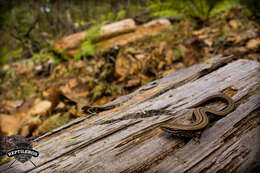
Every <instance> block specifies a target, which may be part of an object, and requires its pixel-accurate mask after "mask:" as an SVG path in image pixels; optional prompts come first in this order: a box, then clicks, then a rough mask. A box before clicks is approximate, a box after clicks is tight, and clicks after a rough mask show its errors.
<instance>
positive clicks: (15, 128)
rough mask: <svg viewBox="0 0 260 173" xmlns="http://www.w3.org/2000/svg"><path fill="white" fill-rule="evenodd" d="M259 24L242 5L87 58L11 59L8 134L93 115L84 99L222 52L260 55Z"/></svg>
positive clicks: (4, 125)
mask: <svg viewBox="0 0 260 173" xmlns="http://www.w3.org/2000/svg"><path fill="white" fill-rule="evenodd" d="M259 28H260V27H259V23H257V22H256V20H255V19H254V17H252V16H250V17H248V16H247V15H246V14H244V13H243V12H241V9H239V8H238V9H233V10H231V11H228V12H225V14H223V15H221V17H219V18H217V19H216V20H214V21H211V22H208V23H207V24H205V23H204V24H201V23H198V22H196V21H194V20H189V19H187V20H179V21H173V22H172V27H171V29H169V30H167V31H164V32H163V33H161V34H160V35H159V36H150V37H147V38H145V39H143V40H139V41H135V42H132V43H129V44H128V45H127V46H124V47H120V48H119V49H118V50H110V51H108V52H105V53H102V54H96V55H94V56H93V57H89V58H85V59H82V60H77V61H76V60H68V61H66V62H61V63H56V62H55V61H53V60H52V59H36V58H34V59H33V58H31V59H24V60H20V61H16V62H12V63H8V64H5V65H3V66H2V69H1V71H0V76H1V85H0V115H1V116H0V127H1V129H0V131H1V134H2V135H11V134H20V135H23V136H31V135H37V134H40V133H45V132H47V131H49V130H51V129H53V128H56V127H58V126H61V125H63V124H66V123H68V122H69V121H71V120H73V119H75V118H76V117H79V116H84V115H86V114H84V113H81V111H80V108H81V107H82V106H84V105H102V104H105V103H107V102H109V101H112V100H114V99H116V98H118V97H120V96H122V95H125V94H128V93H130V92H132V91H134V90H136V89H137V88H139V87H140V86H142V85H144V84H146V83H148V82H150V81H153V80H155V79H158V78H161V77H163V76H166V75H168V74H170V73H173V72H177V71H179V70H181V69H184V68H187V67H189V66H191V65H193V64H196V63H199V62H203V61H205V60H207V59H208V58H210V57H213V56H215V55H218V54H222V55H233V56H234V59H240V58H244V59H250V60H255V61H260V29H259ZM64 96H65V98H66V99H64ZM66 100H67V101H68V102H66ZM61 102H63V103H61ZM69 102H76V103H77V107H75V105H73V104H72V106H70V104H67V103H69Z"/></svg>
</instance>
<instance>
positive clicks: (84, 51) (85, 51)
mask: <svg viewBox="0 0 260 173" xmlns="http://www.w3.org/2000/svg"><path fill="white" fill-rule="evenodd" d="M103 25H104V24H103V23H102V24H99V25H97V26H93V27H91V28H90V29H88V30H87V31H86V32H87V34H86V36H85V39H84V41H83V43H82V44H81V45H80V47H79V50H78V52H77V53H76V55H75V57H74V59H75V60H79V59H80V58H81V57H87V56H93V55H95V45H94V44H93V41H94V40H95V39H96V38H97V36H98V34H99V32H100V30H101V27H102V26H103Z"/></svg>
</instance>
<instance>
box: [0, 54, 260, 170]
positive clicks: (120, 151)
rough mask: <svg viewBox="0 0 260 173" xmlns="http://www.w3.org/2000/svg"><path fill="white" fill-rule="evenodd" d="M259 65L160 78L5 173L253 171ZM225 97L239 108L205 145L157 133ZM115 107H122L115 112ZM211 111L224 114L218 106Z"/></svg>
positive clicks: (197, 69)
mask: <svg viewBox="0 0 260 173" xmlns="http://www.w3.org/2000/svg"><path fill="white" fill-rule="evenodd" d="M259 67H260V64H259V62H256V61H251V60H244V59H240V60H235V61H233V60H232V57H231V56H229V57H220V56H217V57H214V58H212V59H209V60H208V61H206V62H204V63H201V64H196V65H193V66H191V67H189V68H187V69H184V70H182V71H179V72H177V73H173V74H170V75H168V76H166V77H164V78H161V79H158V80H155V81H153V82H151V83H149V84H147V85H145V86H143V87H141V88H139V89H138V90H136V91H135V92H133V93H131V94H129V95H126V96H123V97H120V98H118V99H116V100H115V101H113V102H110V103H108V104H106V105H103V107H109V106H111V108H112V109H110V110H106V111H103V112H99V113H98V114H96V115H93V116H85V117H81V118H78V119H76V120H74V121H73V122H71V123H69V124H67V125H65V126H62V127H60V128H58V129H55V130H53V131H51V132H49V133H47V134H45V135H44V136H42V137H40V138H38V139H36V142H35V145H34V147H33V149H35V150H37V151H39V153H40V156H39V157H37V158H33V159H32V161H33V162H34V163H35V164H36V166H37V167H34V166H33V165H32V164H31V163H30V162H26V163H24V164H22V163H19V162H16V163H14V164H13V165H12V167H10V168H8V166H9V165H10V162H9V163H6V164H4V165H1V166H0V172H10V173H11V172H15V171H16V172H18V171H20V172H23V171H25V172H58V171H64V172H72V171H73V172H93V173H107V172H113V173H119V172H120V173H122V172H127V173H129V172H149V173H150V172H158V173H171V172H172V173H182V172H241V173H242V172H254V171H256V170H257V168H259V166H260V162H259V161H260V158H259V156H260V154H259V152H260V150H259V142H260V141H259V139H260V138H259V130H260V116H259V115H260V112H259V105H260V104H259V100H260V93H259V89H260V86H259V79H260V73H259V70H260V69H259ZM217 92H222V93H225V94H227V95H229V96H230V97H232V99H233V100H234V102H235V110H234V111H233V112H231V113H230V114H228V115H226V116H225V117H223V118H221V119H219V120H215V121H212V122H210V124H209V125H208V127H207V128H206V129H203V130H202V135H201V138H200V142H199V143H197V142H196V141H194V140H193V139H182V138H178V137H172V136H170V135H168V134H166V133H165V132H163V131H162V130H160V128H158V126H159V125H160V124H162V123H165V122H173V121H179V122H183V123H186V122H187V121H188V119H189V118H190V117H189V112H190V111H191V110H190V109H188V107H190V106H192V105H194V104H195V103H197V102H198V101H200V100H202V99H203V98H205V97H208V96H210V95H213V94H214V93H217ZM113 105H115V106H113ZM206 106H209V107H215V108H216V109H221V108H223V107H224V105H223V104H220V102H219V101H212V102H211V103H210V104H207V105H206Z"/></svg>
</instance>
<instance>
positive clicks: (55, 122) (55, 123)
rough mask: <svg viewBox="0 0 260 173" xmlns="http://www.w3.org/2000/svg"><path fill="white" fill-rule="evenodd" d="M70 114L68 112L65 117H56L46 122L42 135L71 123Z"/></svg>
mask: <svg viewBox="0 0 260 173" xmlns="http://www.w3.org/2000/svg"><path fill="white" fill-rule="evenodd" d="M70 120H71V119H70V113H68V112H66V113H65V114H63V115H55V116H52V117H50V118H49V119H48V120H46V121H47V122H46V124H45V125H44V126H43V128H42V129H41V133H45V132H49V131H51V130H53V129H55V128H57V127H60V126H62V125H64V124H67V123H68V122H69V121H70Z"/></svg>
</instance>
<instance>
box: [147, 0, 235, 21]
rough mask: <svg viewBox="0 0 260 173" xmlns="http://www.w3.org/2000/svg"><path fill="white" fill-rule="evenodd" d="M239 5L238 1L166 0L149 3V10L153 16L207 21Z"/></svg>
mask: <svg viewBox="0 0 260 173" xmlns="http://www.w3.org/2000/svg"><path fill="white" fill-rule="evenodd" d="M238 4H239V0H232V1H230V0H167V1H166V2H161V1H158V2H157V3H151V4H150V8H151V9H152V10H153V11H154V12H153V15H155V16H166V17H169V16H175V17H190V18H193V19H200V20H202V21H207V20H208V19H209V18H212V17H214V16H216V15H217V14H219V13H220V12H222V11H226V10H228V9H230V8H233V7H235V6H237V5H238Z"/></svg>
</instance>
